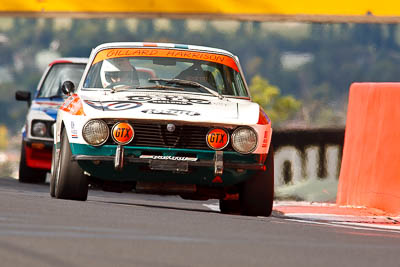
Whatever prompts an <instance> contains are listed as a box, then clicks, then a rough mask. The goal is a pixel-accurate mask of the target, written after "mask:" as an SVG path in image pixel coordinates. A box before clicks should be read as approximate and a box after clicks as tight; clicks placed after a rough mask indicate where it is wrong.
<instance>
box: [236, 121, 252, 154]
mask: <svg viewBox="0 0 400 267" xmlns="http://www.w3.org/2000/svg"><path fill="white" fill-rule="evenodd" d="M232 147H233V149H235V150H236V151H237V152H239V153H242V154H248V153H251V152H253V151H254V150H255V149H256V147H257V133H256V132H255V131H254V130H253V129H252V128H250V127H240V128H237V129H236V130H235V131H234V132H233V134H232Z"/></svg>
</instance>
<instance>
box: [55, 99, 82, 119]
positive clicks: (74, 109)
mask: <svg viewBox="0 0 400 267" xmlns="http://www.w3.org/2000/svg"><path fill="white" fill-rule="evenodd" d="M60 109H61V110H63V111H65V112H68V113H70V114H71V115H83V116H85V112H84V111H83V107H82V100H81V99H80V97H79V96H78V95H77V94H73V95H72V96H70V97H68V98H67V100H65V102H64V103H63V104H62V105H61V107H60Z"/></svg>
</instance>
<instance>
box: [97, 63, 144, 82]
mask: <svg viewBox="0 0 400 267" xmlns="http://www.w3.org/2000/svg"><path fill="white" fill-rule="evenodd" d="M100 79H101V84H102V85H103V88H107V87H109V86H110V85H112V84H125V85H139V78H138V74H137V72H136V69H135V68H134V67H133V66H132V65H131V64H130V63H129V61H128V59H127V58H114V59H106V60H104V61H103V64H102V66H101V70H100Z"/></svg>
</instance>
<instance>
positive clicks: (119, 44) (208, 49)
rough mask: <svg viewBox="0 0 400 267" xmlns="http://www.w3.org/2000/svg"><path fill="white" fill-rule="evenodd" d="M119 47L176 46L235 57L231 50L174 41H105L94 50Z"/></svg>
mask: <svg viewBox="0 0 400 267" xmlns="http://www.w3.org/2000/svg"><path fill="white" fill-rule="evenodd" d="M121 47H127V48H131V47H138V48H139V47H140V48H142V47H143V48H156V47H161V48H176V49H182V50H185V49H187V50H195V51H203V52H212V53H218V54H225V55H228V56H230V57H234V58H236V56H235V55H233V54H232V53H231V52H229V51H226V50H223V49H219V48H213V47H207V46H198V45H187V44H175V43H143V42H115V43H105V44H101V45H99V46H97V47H96V48H95V49H94V50H96V51H99V50H102V49H105V48H121Z"/></svg>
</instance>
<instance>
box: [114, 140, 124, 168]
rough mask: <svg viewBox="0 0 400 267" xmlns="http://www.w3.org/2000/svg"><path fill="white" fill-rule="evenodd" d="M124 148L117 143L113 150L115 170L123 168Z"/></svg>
mask: <svg viewBox="0 0 400 267" xmlns="http://www.w3.org/2000/svg"><path fill="white" fill-rule="evenodd" d="M124 150H125V149H124V147H123V146H122V145H118V146H117V150H116V151H115V159H114V168H115V170H117V171H121V170H122V169H123V168H124Z"/></svg>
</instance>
